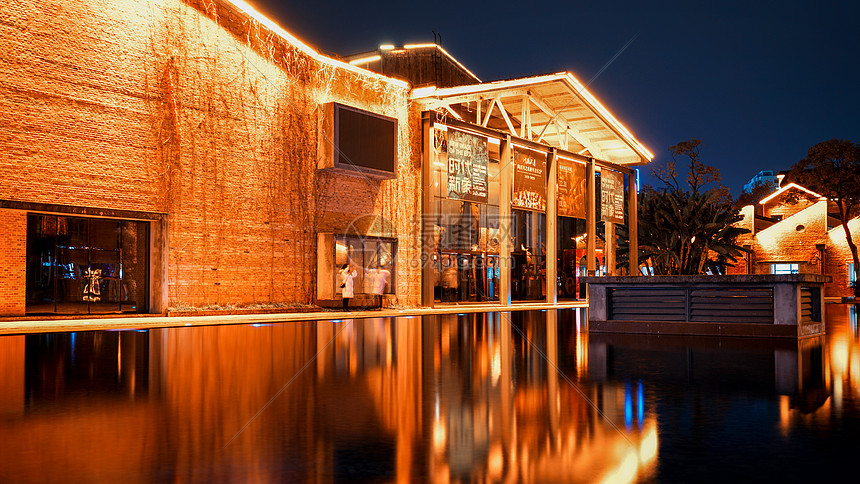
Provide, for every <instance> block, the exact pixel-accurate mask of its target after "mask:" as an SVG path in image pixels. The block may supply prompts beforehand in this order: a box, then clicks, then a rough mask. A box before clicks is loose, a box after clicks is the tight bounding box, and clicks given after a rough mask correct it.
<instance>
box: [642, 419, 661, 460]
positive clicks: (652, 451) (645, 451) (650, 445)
mask: <svg viewBox="0 0 860 484" xmlns="http://www.w3.org/2000/svg"><path fill="white" fill-rule="evenodd" d="M657 447H658V444H657V424H655V423H654V422H651V423H650V424H649V425H648V428H646V429H645V431H644V432H643V433H642V441H641V442H640V443H639V462H641V463H642V465H648V464H649V463H651V462H652V461H654V459H656V458H657Z"/></svg>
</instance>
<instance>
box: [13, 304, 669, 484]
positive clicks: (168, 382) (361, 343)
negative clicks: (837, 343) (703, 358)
mask: <svg viewBox="0 0 860 484" xmlns="http://www.w3.org/2000/svg"><path fill="white" fill-rule="evenodd" d="M543 315H544V313H535V315H532V316H525V314H524V313H513V314H507V313H505V314H478V315H468V316H466V315H453V314H452V315H445V316H439V317H436V316H433V317H428V318H426V319H424V320H423V321H422V319H420V318H396V319H394V318H377V319H363V320H354V321H353V320H349V321H339V322H331V323H314V324H306V325H304V324H278V325H256V326H253V327H252V326H212V327H199V328H193V329H191V328H177V329H163V330H153V331H149V332H145V333H138V332H112V333H76V334H75V335H68V336H62V337H57V336H54V335H50V336H48V335H46V336H33V337H26V339H25V337H9V338H0V369H2V370H3V371H4V375H6V374H8V375H19V376H18V377H17V378H15V377H12V378H8V379H5V380H4V381H3V386H2V388H0V389H2V390H4V392H3V394H2V395H0V412H2V417H3V418H0V433H2V434H3V435H4V437H6V438H4V439H2V443H0V468H2V469H4V472H6V474H4V477H5V476H6V475H8V476H11V477H12V478H14V477H16V476H18V477H22V479H19V480H20V481H26V480H27V479H30V478H33V476H36V478H38V477H45V478H46V479H44V480H48V481H57V480H70V481H92V480H96V479H98V478H103V477H105V476H107V477H108V478H112V477H116V479H114V480H119V479H120V477H119V476H124V477H122V479H123V480H125V481H130V482H135V480H137V481H139V482H151V481H153V480H160V481H164V480H172V481H178V482H188V481H201V480H202V481H236V480H243V481H263V482H271V481H282V480H291V481H296V480H298V481H315V482H332V481H336V480H344V481H353V480H396V481H398V482H417V481H455V480H492V481H498V480H513V481H545V480H558V479H562V478H563V479H564V480H570V479H574V480H575V479H581V480H582V481H583V482H586V481H588V482H591V481H594V480H597V479H600V478H610V477H612V476H621V477H632V476H636V475H642V474H641V473H642V472H646V471H647V468H648V467H649V466H650V465H651V464H652V463H653V462H654V459H655V453H656V438H657V437H656V430H655V429H656V426H655V422H654V415H653V413H652V412H651V411H650V410H649V409H650V407H649V405H648V404H647V402H646V400H645V399H644V398H642V390H641V388H639V387H636V386H633V387H631V388H629V389H628V388H625V387H623V386H616V387H613V386H609V385H603V386H602V387H600V388H598V387H592V386H590V385H586V384H580V383H579V382H578V378H579V377H580V376H581V375H583V374H584V373H585V372H588V371H590V370H588V369H586V368H583V366H584V365H585V363H586V362H587V359H588V353H587V344H588V341H587V336H586V333H584V332H579V331H578V330H577V327H578V326H579V324H578V323H581V322H582V319H583V318H582V316H583V315H582V314H577V313H574V312H565V313H562V315H561V316H558V317H556V315H555V313H554V312H551V313H546V315H547V321H546V322H545V321H544V319H543V318H544V316H543ZM31 338H32V339H31ZM83 345H85V346H87V347H88V350H89V351H87V352H85V353H84V352H81V351H80V349H81V347H82V346H83ZM37 346H38V347H40V350H39V351H36V347H37ZM47 347H50V349H51V350H52V351H50V352H48V351H42V349H46V348H47ZM25 353H26V354H25ZM34 355H52V356H41V357H37V356H34ZM559 370H561V371H562V374H563V375H564V376H561V375H560V373H559ZM630 412H632V413H630ZM628 414H629V415H632V420H631V421H630V422H629V424H628V422H627V421H626V420H625V419H626V418H627V417H628ZM604 416H606V417H608V419H609V420H607V419H606V418H605V417H604ZM24 436H29V437H27V438H24ZM78 444H81V445H78ZM607 450H610V451H609V452H608V451H607ZM94 452H95V453H98V456H96V457H93V456H92V455H91V454H92V453H94ZM54 462H57V463H59V464H58V465H56V466H51V465H47V464H48V463H54ZM82 462H84V463H87V465H82V464H81V463H82ZM51 469H55V471H52V470H51ZM52 472H54V473H52ZM61 472H62V473H64V475H62V476H61V475H59V474H58V473H61ZM128 476H130V477H128ZM137 476H139V477H137ZM34 480H35V479H34Z"/></svg>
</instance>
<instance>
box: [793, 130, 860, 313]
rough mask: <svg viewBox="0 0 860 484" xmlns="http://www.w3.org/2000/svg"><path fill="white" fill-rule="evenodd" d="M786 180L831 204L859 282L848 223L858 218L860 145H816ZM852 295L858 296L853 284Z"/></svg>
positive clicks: (859, 291) (837, 141)
mask: <svg viewBox="0 0 860 484" xmlns="http://www.w3.org/2000/svg"><path fill="white" fill-rule="evenodd" d="M787 178H788V179H789V180H790V181H793V182H796V183H797V184H799V185H802V186H804V187H806V188H808V189H810V190H812V191H814V192H816V193H818V194H820V195H821V196H823V197H826V198H827V199H828V200H830V201H831V202H832V203H833V205H834V206H835V207H836V208H837V210H838V213H837V214H835V215H836V217H837V218H838V219H839V222H840V224H841V225H842V229H843V230H844V231H845V240H847V241H848V248H849V250H850V251H851V257H852V258H853V260H854V278H855V280H856V281H860V261H858V255H857V244H856V243H855V242H854V241H853V240H852V237H851V231H850V229H849V228H848V222H849V221H850V220H851V219H853V218H854V217H856V216H858V215H860V144H857V143H853V142H851V141H848V140H843V139H832V140H829V141H822V142H821V143H818V144H816V145H815V146H813V147H812V148H809V151H807V153H806V158H804V159H802V160H800V161H798V162H797V163H795V164H794V166H792V167H791V171H789V173H788V176H787ZM854 295H855V296H860V285H858V284H855V286H854Z"/></svg>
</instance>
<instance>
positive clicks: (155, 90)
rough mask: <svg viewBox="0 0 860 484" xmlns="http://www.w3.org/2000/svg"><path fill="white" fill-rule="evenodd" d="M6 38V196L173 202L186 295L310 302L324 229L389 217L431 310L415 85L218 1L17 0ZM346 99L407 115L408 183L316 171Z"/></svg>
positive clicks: (411, 290) (175, 275) (180, 298)
mask: <svg viewBox="0 0 860 484" xmlns="http://www.w3.org/2000/svg"><path fill="white" fill-rule="evenodd" d="M285 27H287V28H289V26H285ZM0 42H3V44H4V45H7V46H9V47H10V48H9V49H6V50H4V51H3V52H5V53H7V54H4V55H11V56H12V58H11V59H4V62H3V63H0V109H2V110H3V112H6V113H14V115H13V116H11V117H7V119H8V120H9V121H8V122H7V123H6V124H4V125H3V126H0V179H2V180H3V183H2V184H0V199H8V200H17V201H25V202H34V203H56V204H63V205H73V206H85V207H103V208H113V209H128V210H137V211H148V212H165V213H167V214H168V219H169V252H168V298H169V304H170V305H171V306H177V305H194V306H201V305H207V304H220V305H225V304H249V303H254V302H281V303H294V302H299V303H308V302H312V301H313V297H314V293H315V291H314V288H315V272H316V271H315V267H316V264H315V261H316V235H315V234H316V232H317V231H320V227H322V226H324V228H325V229H326V230H329V231H335V232H337V231H340V230H344V229H345V228H346V225H347V224H348V222H349V221H350V220H352V219H354V218H356V217H359V216H361V215H365V214H368V213H370V214H375V215H379V216H383V217H385V218H386V219H388V220H390V221H392V223H393V224H394V226H395V227H396V233H397V235H398V238H399V239H400V242H399V245H400V248H401V250H400V253H399V254H398V270H400V271H401V272H400V274H399V275H398V278H397V280H398V288H397V292H398V297H399V298H400V300H401V302H405V303H417V301H418V299H419V297H420V287H419V284H420V278H418V277H416V275H417V274H420V268H415V269H414V270H413V271H412V272H411V273H407V272H406V271H407V270H408V268H409V267H410V266H411V264H409V260H410V258H412V257H414V256H416V254H418V253H419V251H418V249H417V247H418V243H419V242H418V235H417V234H418V233H419V231H417V230H414V223H415V222H414V220H415V214H416V213H418V211H419V208H420V204H419V188H420V186H419V183H420V172H419V169H418V167H417V159H418V158H417V151H413V147H414V146H416V145H417V142H416V141H415V139H414V138H415V136H416V135H419V134H420V130H418V129H416V127H415V126H414V125H415V123H417V122H418V121H417V115H416V116H413V117H410V116H409V112H408V109H409V108H408V100H407V95H408V88H407V87H406V86H404V85H403V84H401V83H395V82H391V81H388V80H386V79H385V78H382V77H380V76H378V75H374V74H362V73H360V72H358V71H356V70H353V69H347V68H340V67H337V66H333V65H331V64H328V63H320V62H318V61H317V60H315V59H314V58H312V57H310V56H308V55H307V54H306V53H304V52H303V51H301V50H300V49H298V48H296V46H293V45H290V44H288V43H287V42H286V41H283V40H279V39H278V38H277V37H274V36H272V35H270V33H269V32H268V31H266V30H265V29H262V28H260V26H259V25H258V24H257V23H256V22H255V21H253V20H251V19H248V18H246V17H243V16H242V15H240V14H238V13H237V12H235V11H231V10H229V9H227V8H226V7H225V6H223V5H221V4H219V3H217V2H197V1H188V2H182V1H180V0H149V1H145V0H141V1H137V2H127V1H119V0H35V1H32V0H31V1H20V0H12V1H11V4H10V5H9V6H8V7H6V8H5V12H4V19H3V22H0ZM331 101H336V102H341V103H343V104H347V105H351V106H356V107H359V108H362V109H366V110H369V111H372V112H376V113H379V114H383V115H386V116H391V117H395V118H397V119H398V121H399V129H400V132H399V146H400V157H399V160H398V163H399V165H398V173H399V177H398V179H395V180H386V181H381V182H380V181H371V180H365V179H357V178H355V177H348V176H344V175H336V174H322V173H320V172H317V170H316V156H317V153H316V150H317V141H316V140H317V135H318V134H317V132H316V126H317V116H318V115H319V114H320V107H321V106H322V105H323V104H324V103H327V102H331ZM413 153H414V154H413ZM416 279H417V280H418V281H419V282H414V281H415V280H416Z"/></svg>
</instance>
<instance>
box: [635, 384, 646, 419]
mask: <svg viewBox="0 0 860 484" xmlns="http://www.w3.org/2000/svg"><path fill="white" fill-rule="evenodd" d="M636 399H637V402H636V404H637V405H636V406H637V409H636V410H637V413H638V415H637V417H638V420H639V428H642V422H643V421H644V420H645V391H644V390H643V389H642V381H639V390H638V392H637V395H636Z"/></svg>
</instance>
